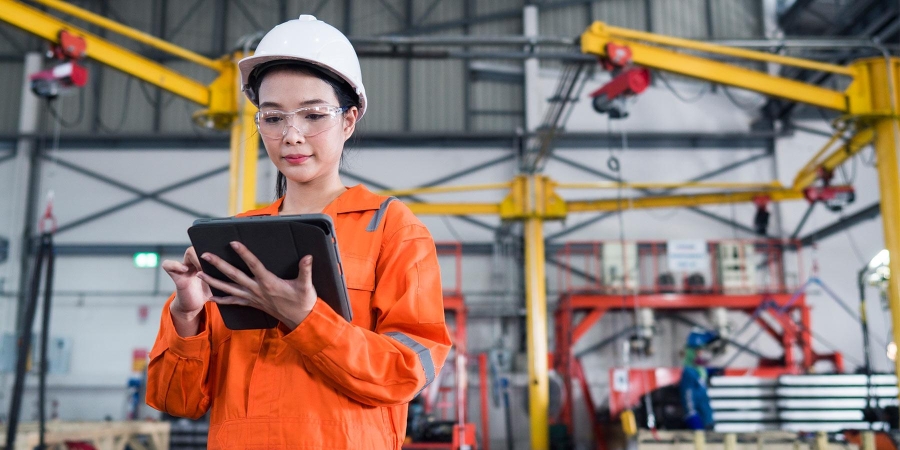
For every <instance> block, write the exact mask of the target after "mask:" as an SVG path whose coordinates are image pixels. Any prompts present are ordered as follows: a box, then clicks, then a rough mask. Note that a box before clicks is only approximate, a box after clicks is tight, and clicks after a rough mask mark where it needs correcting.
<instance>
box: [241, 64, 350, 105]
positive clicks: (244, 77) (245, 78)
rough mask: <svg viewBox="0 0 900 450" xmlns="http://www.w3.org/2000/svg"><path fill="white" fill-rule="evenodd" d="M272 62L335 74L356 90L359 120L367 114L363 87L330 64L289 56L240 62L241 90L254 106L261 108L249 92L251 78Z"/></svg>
mask: <svg viewBox="0 0 900 450" xmlns="http://www.w3.org/2000/svg"><path fill="white" fill-rule="evenodd" d="M272 61H298V62H302V63H306V64H309V65H311V66H314V67H319V68H322V69H325V70H327V71H328V73H330V74H334V76H336V77H338V78H340V79H341V80H343V81H344V82H346V83H347V84H348V85H349V86H350V87H351V88H352V89H353V90H354V93H355V94H356V96H357V97H358V98H359V118H360V119H361V118H362V116H363V114H365V112H366V95H365V88H363V87H362V86H357V85H356V83H354V82H353V80H351V79H349V78H347V77H346V76H344V75H343V74H341V72H340V71H339V70H337V69H336V68H334V67H331V66H329V65H328V64H322V63H321V62H319V61H314V60H311V59H308V58H300V57H296V56H287V55H253V56H248V57H246V58H243V59H241V60H240V61H238V69H239V70H240V72H241V90H242V91H244V93H245V94H246V95H247V98H248V99H250V101H251V102H252V103H253V104H254V105H256V106H259V103H258V101H257V100H256V99H254V98H253V97H252V96H251V95H250V94H249V92H247V90H248V88H249V87H250V86H249V85H248V84H249V82H250V76H251V75H252V73H253V71H254V70H255V69H256V68H257V67H259V66H261V65H263V64H266V63H268V62H272Z"/></svg>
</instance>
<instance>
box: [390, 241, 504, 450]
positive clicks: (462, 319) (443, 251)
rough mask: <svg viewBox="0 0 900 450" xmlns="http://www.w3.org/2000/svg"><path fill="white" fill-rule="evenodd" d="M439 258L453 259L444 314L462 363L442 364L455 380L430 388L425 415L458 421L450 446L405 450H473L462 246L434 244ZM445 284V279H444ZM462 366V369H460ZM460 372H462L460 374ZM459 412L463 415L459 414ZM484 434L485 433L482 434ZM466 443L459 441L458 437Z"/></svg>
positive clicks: (413, 445) (412, 446)
mask: <svg viewBox="0 0 900 450" xmlns="http://www.w3.org/2000/svg"><path fill="white" fill-rule="evenodd" d="M436 247H437V254H438V258H441V257H447V256H449V257H452V258H453V259H454V267H455V269H456V274H455V284H454V285H453V286H446V285H445V286H444V314H445V315H447V316H450V315H452V316H453V326H452V327H450V338H451V340H452V341H453V346H454V347H455V351H456V354H457V355H458V356H457V357H459V358H462V364H454V363H453V362H451V361H449V360H448V362H447V364H445V365H444V369H445V370H446V369H449V368H451V367H453V368H454V369H457V370H455V371H454V379H453V385H452V386H441V385H436V384H437V383H435V385H432V386H429V389H437V390H438V400H437V402H436V403H435V404H432V403H431V402H430V401H429V396H428V395H425V413H426V414H435V413H436V412H437V410H439V411H440V414H435V415H436V416H437V417H439V418H441V419H443V420H457V419H458V422H459V423H458V424H457V425H455V426H454V431H453V442H452V443H449V444H447V443H426V442H414V443H407V444H403V448H404V449H406V450H414V449H451V450H455V449H458V448H460V446H461V445H463V444H465V445H468V446H469V447H470V448H471V449H473V450H475V449H476V448H477V445H476V443H475V429H476V427H475V425H474V424H471V423H469V422H468V407H467V405H468V404H469V396H468V392H467V391H468V389H467V388H466V383H465V379H466V374H465V365H466V363H465V362H466V361H467V360H468V353H467V338H466V336H467V328H466V318H467V317H468V312H467V310H466V301H465V298H464V297H463V295H462V244H460V243H458V242H445V243H437V244H436ZM444 281H446V280H444ZM460 366H462V367H460ZM460 371H462V372H463V373H460ZM460 412H462V414H460ZM483 433H484V434H485V435H486V434H487V432H486V431H484V432H483ZM461 437H462V438H463V439H465V442H460V440H461V439H460V438H461Z"/></svg>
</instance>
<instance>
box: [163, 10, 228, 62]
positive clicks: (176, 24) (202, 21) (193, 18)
mask: <svg viewBox="0 0 900 450" xmlns="http://www.w3.org/2000/svg"><path fill="white" fill-rule="evenodd" d="M215 5H216V1H215V0H185V1H170V2H169V3H168V9H169V11H168V14H166V40H167V41H169V42H172V43H173V44H175V45H179V46H182V47H184V48H187V49H190V50H193V51H195V52H200V53H204V54H218V49H219V48H220V44H219V42H217V41H215V40H216V36H215V33H214V30H215V29H216V26H215V25H214V23H215V20H216V15H215V7H216V6H215ZM225 48H227V46H225Z"/></svg>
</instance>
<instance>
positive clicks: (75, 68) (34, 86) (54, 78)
mask: <svg viewBox="0 0 900 450" xmlns="http://www.w3.org/2000/svg"><path fill="white" fill-rule="evenodd" d="M86 53H87V43H86V42H85V41H84V38H82V37H81V36H77V35H74V34H72V33H69V32H68V31H66V30H61V31H60V32H59V44H53V45H52V46H51V47H50V50H49V51H48V52H47V56H48V57H50V58H53V59H56V60H59V61H62V64H58V65H56V66H55V67H52V68H49V69H46V70H42V71H40V72H38V73H35V74H32V75H31V76H29V77H28V78H29V80H31V91H32V92H34V94H35V95H37V96H38V97H43V98H48V99H54V98H56V97H57V96H59V93H60V91H61V90H62V89H63V88H69V87H84V85H85V84H87V81H88V71H87V68H85V67H84V66H82V65H80V64H78V61H79V60H81V59H82V58H84V56H85V54H86Z"/></svg>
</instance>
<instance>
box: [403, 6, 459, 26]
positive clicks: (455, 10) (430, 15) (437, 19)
mask: <svg viewBox="0 0 900 450" xmlns="http://www.w3.org/2000/svg"><path fill="white" fill-rule="evenodd" d="M464 4H465V2H462V1H446V0H424V1H414V2H413V18H414V19H413V20H414V23H415V25H416V26H423V25H426V24H444V23H448V22H453V21H458V20H462V18H463V14H464V11H463V6H464ZM423 19H424V20H423Z"/></svg>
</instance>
